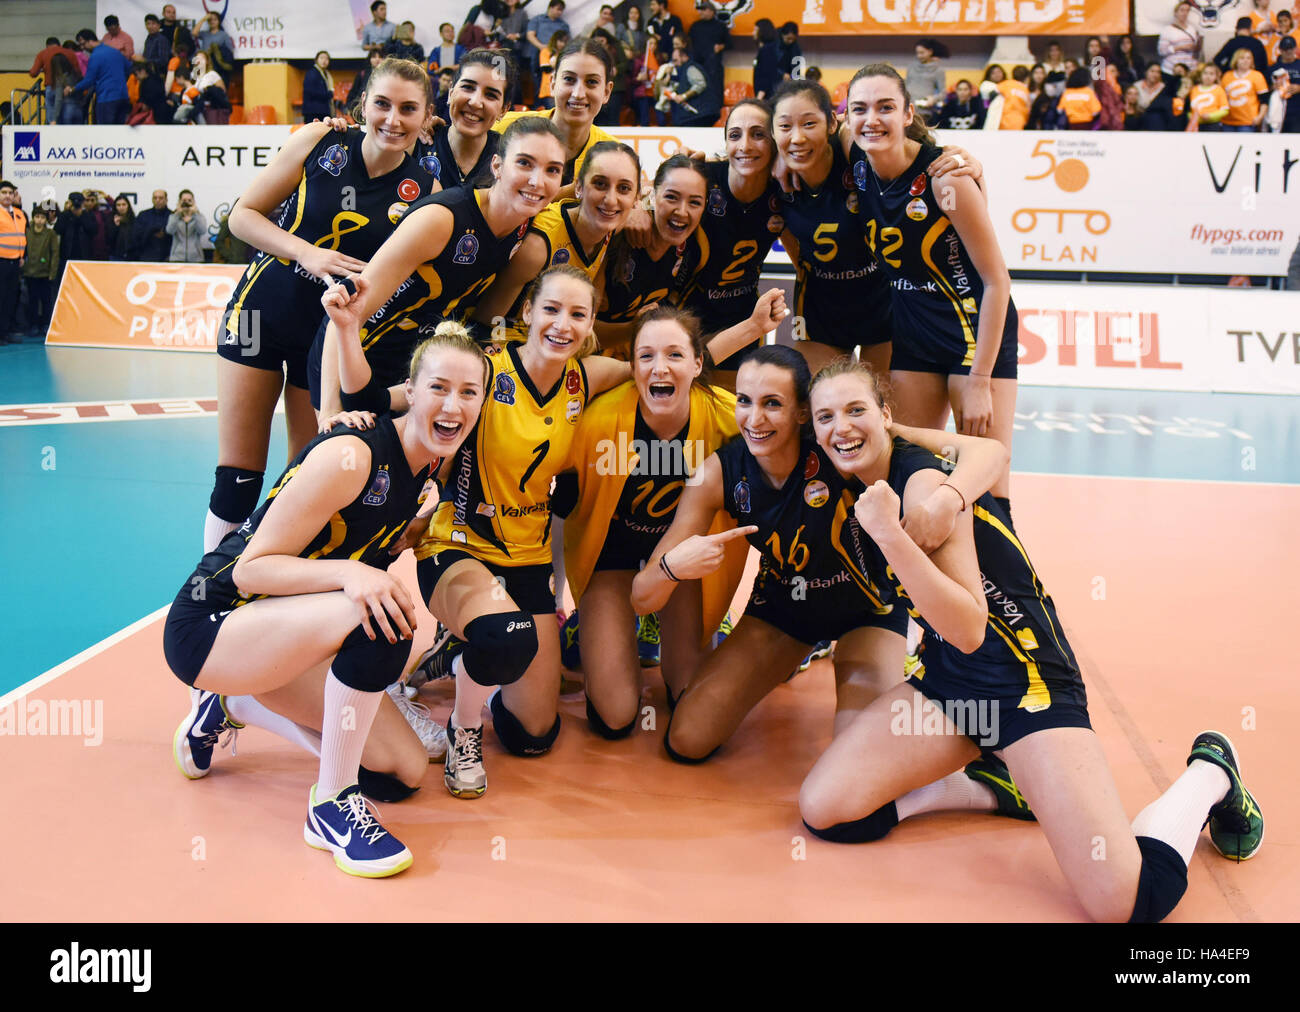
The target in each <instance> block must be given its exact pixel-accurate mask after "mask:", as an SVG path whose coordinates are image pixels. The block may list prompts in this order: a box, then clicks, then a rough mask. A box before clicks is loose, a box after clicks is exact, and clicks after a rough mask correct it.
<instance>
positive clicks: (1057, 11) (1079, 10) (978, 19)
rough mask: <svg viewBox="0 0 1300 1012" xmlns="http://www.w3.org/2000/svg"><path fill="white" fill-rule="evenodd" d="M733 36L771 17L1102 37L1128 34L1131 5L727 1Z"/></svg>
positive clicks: (845, 29)
mask: <svg viewBox="0 0 1300 1012" xmlns="http://www.w3.org/2000/svg"><path fill="white" fill-rule="evenodd" d="M715 6H718V7H719V8H721V9H722V10H724V11H728V12H730V13H731V23H732V25H733V29H732V30H733V31H735V32H744V33H745V34H746V35H748V34H750V33H752V31H753V29H754V22H755V21H756V20H757V19H758V18H760V17H763V18H769V19H770V20H771V21H772V22H773V23H774V24H776V25H778V26H780V25H781V24H782V23H784V22H786V21H793V22H795V23H796V24H798V25H799V33H800V34H801V35H937V36H943V35H1094V34H1097V35H1100V34H1107V33H1110V32H1121V33H1122V32H1127V31H1128V29H1129V9H1128V8H1129V5H1128V0H762V2H761V3H760V2H759V0H725V2H721V3H716V4H715Z"/></svg>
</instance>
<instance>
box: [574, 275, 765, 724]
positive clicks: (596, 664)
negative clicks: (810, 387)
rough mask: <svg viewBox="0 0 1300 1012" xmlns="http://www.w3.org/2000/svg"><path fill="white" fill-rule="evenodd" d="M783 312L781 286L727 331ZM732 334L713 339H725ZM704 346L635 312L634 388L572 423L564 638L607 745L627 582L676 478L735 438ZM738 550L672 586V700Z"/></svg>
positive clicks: (720, 526) (666, 508)
mask: <svg viewBox="0 0 1300 1012" xmlns="http://www.w3.org/2000/svg"><path fill="white" fill-rule="evenodd" d="M783 316H784V308H783V300H782V299H781V296H780V290H779V289H772V290H771V291H769V292H767V293H765V294H764V295H763V296H761V297H760V298H759V299H758V300H757V301H756V305H755V308H754V310H753V313H752V315H751V316H750V318H749V319H748V320H747V321H744V322H742V323H740V324H738V325H736V326H737V327H741V328H747V329H748V330H749V331H750V332H751V333H752V334H753V335H754V339H757V340H761V338H762V335H764V334H766V333H769V332H770V331H771V330H772V329H774V328H775V327H776V325H777V324H778V323H779V322H780V319H781V317H783ZM735 330H736V327H732V328H728V330H726V331H723V332H721V333H720V334H719V337H720V338H721V339H722V340H724V341H727V342H731V339H732V338H733V337H735V336H736V334H735V333H734V331H735ZM714 347H717V345H715V346H714ZM742 347H743V346H742ZM705 350H706V345H705V335H703V334H702V333H701V327H700V322H699V320H698V319H697V318H696V317H695V316H694V314H692V313H688V312H686V311H684V310H681V309H677V308H676V307H673V306H659V307H657V308H656V309H653V310H651V311H650V312H648V313H645V314H644V315H642V316H641V317H639V318H638V319H637V322H636V328H635V330H634V331H633V334H632V345H631V355H632V376H633V381H632V382H631V383H625V384H623V385H622V386H621V387H619V388H618V389H616V390H614V391H612V392H611V393H609V394H608V395H606V396H605V397H602V398H600V399H599V400H597V401H596V402H595V403H594V404H593V405H592V406H591V407H590V408H589V409H588V410H587V411H586V412H584V414H583V417H582V421H581V422H580V423H579V425H578V433H577V436H576V439H575V442H574V453H573V460H574V463H575V464H576V465H577V468H578V504H577V507H576V509H575V510H574V512H573V513H572V514H571V515H570V516H569V518H568V519H567V520H566V521H565V525H564V549H565V556H566V559H567V563H568V564H567V571H568V577H569V586H570V588H571V589H572V591H573V597H574V600H575V601H577V603H578V611H577V612H575V616H574V625H573V631H574V632H575V633H580V636H581V646H580V650H581V652H582V653H583V654H585V656H587V657H588V658H590V659H591V660H592V662H593V663H590V664H587V665H586V666H585V667H584V676H585V678H584V680H585V683H586V691H587V719H588V720H589V721H590V723H591V727H592V729H593V730H594V731H596V732H597V733H598V734H600V735H601V736H603V737H605V738H610V739H614V738H622V737H624V736H625V735H627V734H628V733H629V732H630V731H631V730H632V727H633V725H634V724H635V722H636V716H637V710H638V706H639V701H640V698H641V671H640V663H639V659H638V648H637V635H636V632H635V612H633V610H632V603H631V593H632V579H633V577H635V576H636V574H637V571H638V570H639V569H640V568H641V565H642V563H643V562H644V561H645V560H646V559H648V558H650V556H651V554H653V552H654V548H655V545H656V544H658V542H659V538H660V537H661V536H662V535H663V533H664V532H665V531H666V530H668V526H669V524H670V523H672V518H673V515H674V513H675V512H676V508H677V502H678V500H679V499H680V497H681V495H682V490H683V488H684V486H685V484H686V482H687V481H688V480H689V479H690V477H691V476H692V475H693V474H694V473H695V471H696V470H697V469H698V468H699V467H700V465H701V464H703V462H704V461H705V459H707V457H708V456H709V454H711V453H712V452H713V451H714V450H716V449H717V448H718V447H719V446H721V445H722V444H723V442H725V441H726V440H728V439H731V438H733V437H734V436H736V434H737V432H738V431H739V430H738V429H737V428H736V418H735V410H736V398H735V396H734V395H733V394H731V393H730V392H729V391H727V390H724V389H722V388H720V387H715V386H712V385H710V384H709V382H708V373H707V369H706V364H705ZM713 519H714V523H713V525H712V527H711V528H710V532H711V533H720V532H722V531H724V530H728V529H730V528H731V527H732V526H733V521H732V520H731V519H730V517H728V516H726V515H725V514H723V513H718V514H716V515H715V517H714V518H713ZM747 554H748V549H747V547H746V546H745V545H744V544H743V543H742V542H741V541H733V542H731V543H730V545H729V546H728V551H727V553H726V564H725V565H724V566H722V567H720V568H719V570H718V571H717V572H716V574H713V575H711V576H710V577H708V578H706V579H705V580H703V581H700V582H699V583H695V584H691V585H690V586H689V587H684V588H682V592H681V593H679V594H677V595H676V596H675V597H674V598H673V599H672V600H671V601H670V602H669V603H668V605H666V606H665V607H664V609H663V610H662V612H661V613H660V616H659V617H660V622H661V629H662V633H661V636H662V640H661V642H662V646H661V658H662V659H661V665H660V666H661V668H662V671H663V676H664V685H665V686H666V687H667V689H668V698H669V700H670V702H671V701H672V700H675V699H676V697H677V696H679V695H681V693H682V690H683V689H685V687H686V685H687V683H688V682H689V681H690V680H691V677H692V676H693V675H694V673H695V670H696V668H697V667H698V666H699V664H700V661H701V660H702V658H703V656H704V651H705V648H706V646H707V644H708V640H709V637H710V635H711V634H712V632H713V630H714V629H716V628H717V627H718V623H719V622H720V621H721V619H722V617H723V615H724V614H725V613H726V610H727V605H728V604H730V603H731V599H732V597H733V596H734V595H735V592H736V585H737V584H738V583H739V581H740V577H741V573H742V571H743V570H744V568H745V558H746V556H747ZM578 613H581V616H582V618H581V624H580V625H578V623H577V618H576V616H577V614H578ZM565 632H566V633H567V632H569V626H568V625H566V627H565Z"/></svg>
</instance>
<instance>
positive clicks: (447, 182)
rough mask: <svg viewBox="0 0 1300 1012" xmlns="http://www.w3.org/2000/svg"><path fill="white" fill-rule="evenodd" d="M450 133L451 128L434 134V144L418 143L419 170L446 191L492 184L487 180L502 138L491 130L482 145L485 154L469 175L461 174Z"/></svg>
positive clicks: (416, 143)
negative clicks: (433, 179)
mask: <svg viewBox="0 0 1300 1012" xmlns="http://www.w3.org/2000/svg"><path fill="white" fill-rule="evenodd" d="M449 129H450V128H449V127H439V128H438V129H437V130H435V131H434V132H433V141H432V143H429V144H426V143H424V141H416V142H415V152H414V158H415V160H416V162H417V163H418V164H419V166H420V168H422V169H423V170H424V171H425V172H427V173H429V174H430V175H432V176H433V177H434V178H436V179H437V180H438V182H439V183H441V184H442V188H443V189H444V190H450V189H452V188H453V187H456V186H464V185H466V184H468V185H469V186H474V185H475V184H477V183H486V182H490V180H489V178H488V177H489V176H490V175H491V170H492V156H493V155H495V154H496V153H497V148H498V147H499V146H500V144H501V135H500V134H499V133H497V132H496V131H495V130H489V131H488V132H487V143H486V144H485V145H483V153H482V154H480V155H479V156H478V161H476V162H475V163H474V165H473V167H472V168H471V169H470V170H469V171H468V172H461V170H460V165H459V163H457V161H456V155H455V153H454V152H453V151H452V150H451V142H450V141H449V140H448V137H447V131H448V130H449Z"/></svg>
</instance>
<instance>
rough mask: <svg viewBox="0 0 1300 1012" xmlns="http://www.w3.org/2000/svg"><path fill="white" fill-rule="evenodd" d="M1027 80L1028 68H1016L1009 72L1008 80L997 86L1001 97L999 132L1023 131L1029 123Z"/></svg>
mask: <svg viewBox="0 0 1300 1012" xmlns="http://www.w3.org/2000/svg"><path fill="white" fill-rule="evenodd" d="M1028 80H1029V68H1028V67H1016V68H1015V69H1014V70H1012V71H1011V77H1010V79H1009V80H1006V81H1003V82H1002V83H1001V84H999V85H998V92H999V93H1000V94H1001V95H1002V120H1001V122H1000V123H999V124H998V129H999V130H1023V129H1024V128H1025V124H1026V123H1028V122H1029V88H1028V86H1027V85H1026V84H1025V82H1026V81H1028Z"/></svg>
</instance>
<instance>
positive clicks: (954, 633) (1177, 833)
mask: <svg viewBox="0 0 1300 1012" xmlns="http://www.w3.org/2000/svg"><path fill="white" fill-rule="evenodd" d="M853 95H854V92H853V91H850V102H852V101H853ZM897 104H898V103H897V101H895V105H897ZM811 396H812V412H813V424H814V426H815V428H816V432H817V440H818V442H819V444H820V445H821V447H822V449H823V450H824V452H825V453H826V455H827V458H828V459H830V460H831V461H833V462H834V466H835V468H836V469H837V471H839V472H841V473H843V474H844V475H846V476H849V477H850V478H851V479H852V480H854V482H855V485H856V487H857V488H864V489H865V491H863V492H862V494H861V495H860V496H859V497H858V499H857V502H856V504H855V506H854V511H853V517H852V521H853V522H854V523H856V524H858V525H860V529H861V531H862V532H863V533H865V535H866V539H864V542H863V553H864V556H865V561H866V570H867V577H868V579H869V581H870V582H871V584H872V586H873V587H875V588H878V589H879V590H880V591H881V593H882V595H883V599H885V600H887V601H889V602H890V603H892V604H894V605H895V606H898V607H903V606H905V607H907V609H908V610H909V611H910V612H911V614H912V615H913V617H915V618H916V620H917V621H918V622H920V623H921V624H922V626H923V627H924V628H925V629H926V632H927V635H926V637H925V639H924V641H923V645H922V653H921V665H922V666H921V667H920V668H919V669H917V670H916V671H914V672H913V674H912V675H911V677H909V678H908V680H907V682H906V683H905V684H902V685H898V686H895V687H893V688H891V689H890V690H889V691H887V692H885V693H884V694H883V695H881V696H880V697H878V698H877V699H876V700H875V701H874V702H873V703H871V704H870V705H869V706H868V707H867V708H866V709H865V710H864V711H863V712H862V713H861V715H860V716H858V717H857V718H856V719H855V720H854V721H853V723H852V724H851V726H849V727H848V728H847V729H846V730H845V731H844V732H843V733H842V734H840V735H839V736H838V737H837V738H836V739H835V740H834V741H833V742H832V743H831V746H830V748H829V749H828V750H827V751H826V753H825V754H824V755H823V756H822V757H821V759H819V760H818V762H817V765H816V766H815V767H814V768H813V770H812V772H811V773H810V774H809V775H808V778H807V780H806V781H805V782H804V784H803V788H802V790H801V792H800V797H799V807H800V812H801V814H802V815H803V818H804V821H805V823H806V824H807V825H808V827H809V829H811V830H812V832H813V833H815V834H816V835H818V836H820V837H823V838H825V839H829V840H835V841H839V842H854V843H856V842H866V841H870V840H876V839H879V838H881V837H882V836H884V835H885V834H886V833H888V832H889V831H890V829H891V828H892V827H893V826H895V825H897V823H898V821H899V820H900V819H903V818H906V817H907V816H909V815H913V814H917V813H919V812H924V811H931V810H934V809H935V808H940V807H943V808H951V807H980V806H981V805H979V804H977V805H973V806H964V805H962V804H961V802H959V801H957V800H956V799H955V798H954V792H953V790H952V789H951V785H950V784H949V781H951V780H953V779H954V778H956V777H957V775H956V774H955V773H954V771H955V770H958V769H960V768H961V766H962V765H963V764H964V763H967V762H969V761H971V760H973V759H975V758H976V757H978V756H979V755H980V753H981V750H983V752H985V753H990V752H991V753H993V754H995V755H1000V756H1001V757H1002V758H1003V759H1004V760H1005V762H1006V765H1007V767H1008V768H1009V770H1010V772H1011V773H1012V774H1013V775H1014V778H1015V782H1016V784H1018V785H1019V789H1020V792H1021V793H1022V794H1023V796H1024V798H1025V799H1026V800H1027V802H1028V803H1029V804H1030V805H1032V807H1033V811H1034V814H1035V815H1036V816H1037V820H1038V822H1039V824H1040V825H1041V826H1042V827H1043V831H1044V833H1046V835H1047V839H1048V843H1049V844H1050V845H1051V847H1052V852H1053V854H1054V855H1055V856H1056V860H1057V863H1058V864H1059V865H1060V867H1061V870H1062V872H1063V873H1064V874H1065V877H1066V880H1067V881H1068V882H1069V883H1070V885H1071V887H1072V888H1073V890H1074V892H1075V895H1076V896H1078V898H1079V900H1080V902H1081V903H1082V904H1083V906H1084V909H1085V910H1086V911H1087V912H1088V914H1089V916H1090V917H1092V918H1094V919H1097V920H1108V921H1118V920H1133V921H1158V920H1161V919H1163V918H1164V917H1165V916H1166V915H1168V913H1169V912H1170V911H1171V910H1173V908H1174V906H1175V905H1176V904H1177V903H1178V901H1179V899H1181V897H1182V895H1183V892H1184V891H1185V890H1186V888H1187V869H1188V866H1189V865H1190V863H1191V858H1192V854H1193V852H1194V851H1195V848H1196V841H1197V839H1198V837H1199V836H1200V832H1201V829H1202V827H1203V826H1204V825H1205V823H1206V822H1207V821H1208V823H1209V827H1210V838H1211V840H1212V842H1213V843H1214V846H1215V847H1216V848H1217V849H1218V850H1219V852H1220V853H1221V854H1223V855H1224V856H1225V857H1228V858H1229V859H1230V860H1234V861H1243V860H1245V859H1247V858H1249V857H1251V856H1253V855H1254V853H1255V852H1256V851H1257V849H1258V848H1259V845H1260V843H1261V842H1262V841H1263V835H1264V819H1263V815H1262V814H1261V812H1260V809H1259V806H1258V805H1257V803H1256V802H1255V799H1254V798H1253V797H1252V796H1251V795H1250V792H1249V791H1247V790H1246V788H1245V787H1244V786H1243V785H1242V782H1241V769H1240V763H1239V760H1238V758H1237V755H1236V752H1235V749H1234V748H1233V746H1232V744H1231V742H1229V741H1228V739H1227V737H1226V736H1225V735H1222V734H1219V733H1218V732H1214V731H1207V732H1203V733H1202V734H1200V735H1198V736H1197V737H1196V739H1195V740H1194V741H1193V743H1192V749H1191V753H1190V755H1189V757H1188V760H1187V769H1186V770H1185V771H1184V772H1183V774H1182V776H1180V777H1179V778H1178V780H1176V781H1175V782H1174V784H1173V785H1172V786H1171V787H1170V788H1169V789H1168V790H1167V791H1166V792H1165V793H1164V794H1163V795H1162V796H1161V797H1160V798H1158V799H1157V800H1156V801H1155V802H1153V803H1152V804H1150V805H1148V806H1147V807H1146V808H1144V809H1143V810H1142V811H1141V812H1140V813H1139V814H1138V816H1137V818H1136V819H1134V820H1133V822H1132V825H1131V826H1130V824H1129V821H1128V819H1127V817H1126V816H1125V814H1124V807H1123V805H1122V803H1121V802H1120V799H1119V794H1118V792H1117V791H1116V789H1115V784H1114V781H1113V779H1112V778H1111V774H1110V769H1109V767H1108V766H1107V763H1106V758H1105V756H1104V755H1103V753H1102V750H1101V747H1100V745H1099V744H1098V742H1097V738H1096V735H1095V734H1094V733H1093V731H1092V728H1091V724H1090V722H1089V719H1088V709H1087V698H1086V694H1085V691H1084V686H1083V682H1082V679H1081V678H1080V675H1079V668H1078V665H1077V664H1076V663H1075V658H1074V653H1073V651H1072V650H1071V649H1070V645H1069V643H1068V642H1067V641H1066V639H1065V634H1064V632H1063V631H1062V628H1061V624H1060V620H1059V619H1058V618H1057V615H1056V609H1055V607H1054V605H1053V604H1052V599H1051V597H1049V596H1048V594H1047V592H1046V590H1045V589H1044V587H1043V585H1042V581H1041V580H1040V579H1039V577H1038V574H1037V572H1036V571H1035V570H1034V566H1033V563H1032V562H1031V561H1030V559H1029V555H1028V553H1027V551H1026V549H1025V547H1024V545H1023V544H1022V543H1021V542H1020V540H1019V539H1018V538H1017V536H1016V534H1015V532H1014V530H1012V528H1011V525H1010V522H1009V517H1008V516H1007V515H1006V513H1005V512H1004V511H1003V509H1002V507H1001V506H1000V505H999V504H998V502H997V500H996V499H994V497H992V496H989V495H984V496H977V497H975V498H968V497H967V495H966V490H964V489H960V488H953V489H945V488H944V486H945V485H953V484H954V483H953V481H952V479H951V477H948V476H946V475H945V472H944V469H943V467H942V462H941V461H939V460H938V459H937V458H936V457H935V456H934V455H933V454H932V453H930V452H928V451H926V450H924V449H920V448H918V447H916V446H913V445H911V444H910V443H909V442H908V441H906V440H905V439H899V438H891V436H890V434H889V431H888V425H889V421H890V417H891V416H890V412H889V409H888V408H887V407H886V406H885V404H884V402H883V398H882V397H881V396H880V392H879V390H878V388H877V386H876V384H875V381H874V377H873V376H872V375H871V373H870V372H869V371H867V370H866V369H864V368H863V367H862V366H861V365H854V364H851V363H844V364H839V365H834V366H831V367H830V368H828V369H826V370H824V371H823V372H822V373H821V374H820V375H819V376H818V377H817V380H816V381H815V383H814V386H813V390H812V394H811ZM941 492H942V493H943V494H944V495H945V496H948V497H949V498H956V497H957V496H958V495H960V496H961V498H962V509H961V511H960V514H959V516H958V518H957V522H956V524H955V526H954V528H953V530H952V533H951V534H950V535H949V536H948V537H947V538H946V539H945V540H944V541H943V543H942V544H941V545H940V546H939V547H938V548H937V549H935V550H934V551H932V552H930V553H929V554H927V553H925V552H923V551H920V550H919V549H918V548H917V546H916V545H915V544H913V543H912V542H911V540H910V539H909V538H908V537H907V536H906V534H905V533H904V531H903V530H902V528H901V527H900V524H899V517H900V516H901V515H903V512H904V510H906V509H909V508H910V507H911V506H912V505H913V504H914V503H916V502H918V501H920V500H923V499H926V498H928V497H931V496H933V495H935V494H937V493H941ZM900 712H901V713H903V714H915V715H916V717H920V716H922V714H923V713H924V718H925V723H924V725H923V726H925V727H926V728H927V729H929V728H930V727H931V726H932V723H935V722H941V723H942V728H943V731H944V733H926V734H907V733H902V734H900V733H898V717H899V714H900ZM972 715H975V716H976V717H977V718H978V719H977V720H976V721H974V723H975V724H976V725H977V727H972V726H971V724H972V721H971V719H970V718H971V716H972ZM916 717H913V718H912V719H911V720H907V721H905V722H904V726H905V727H906V726H913V727H914V726H917V725H918V724H919V723H920V721H918V720H917V719H916ZM945 775H950V776H947V777H946V779H944V780H941V781H939V782H938V783H933V784H932V783H930V782H931V781H934V780H936V778H944V777H945ZM923 785H928V786H923ZM977 786H978V785H977ZM963 790H964V788H963ZM987 805H988V799H987V798H986V799H985V800H984V802H983V803H982V807H987ZM1099 845H1100V846H1102V847H1104V860H1099V859H1098V847H1099Z"/></svg>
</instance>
